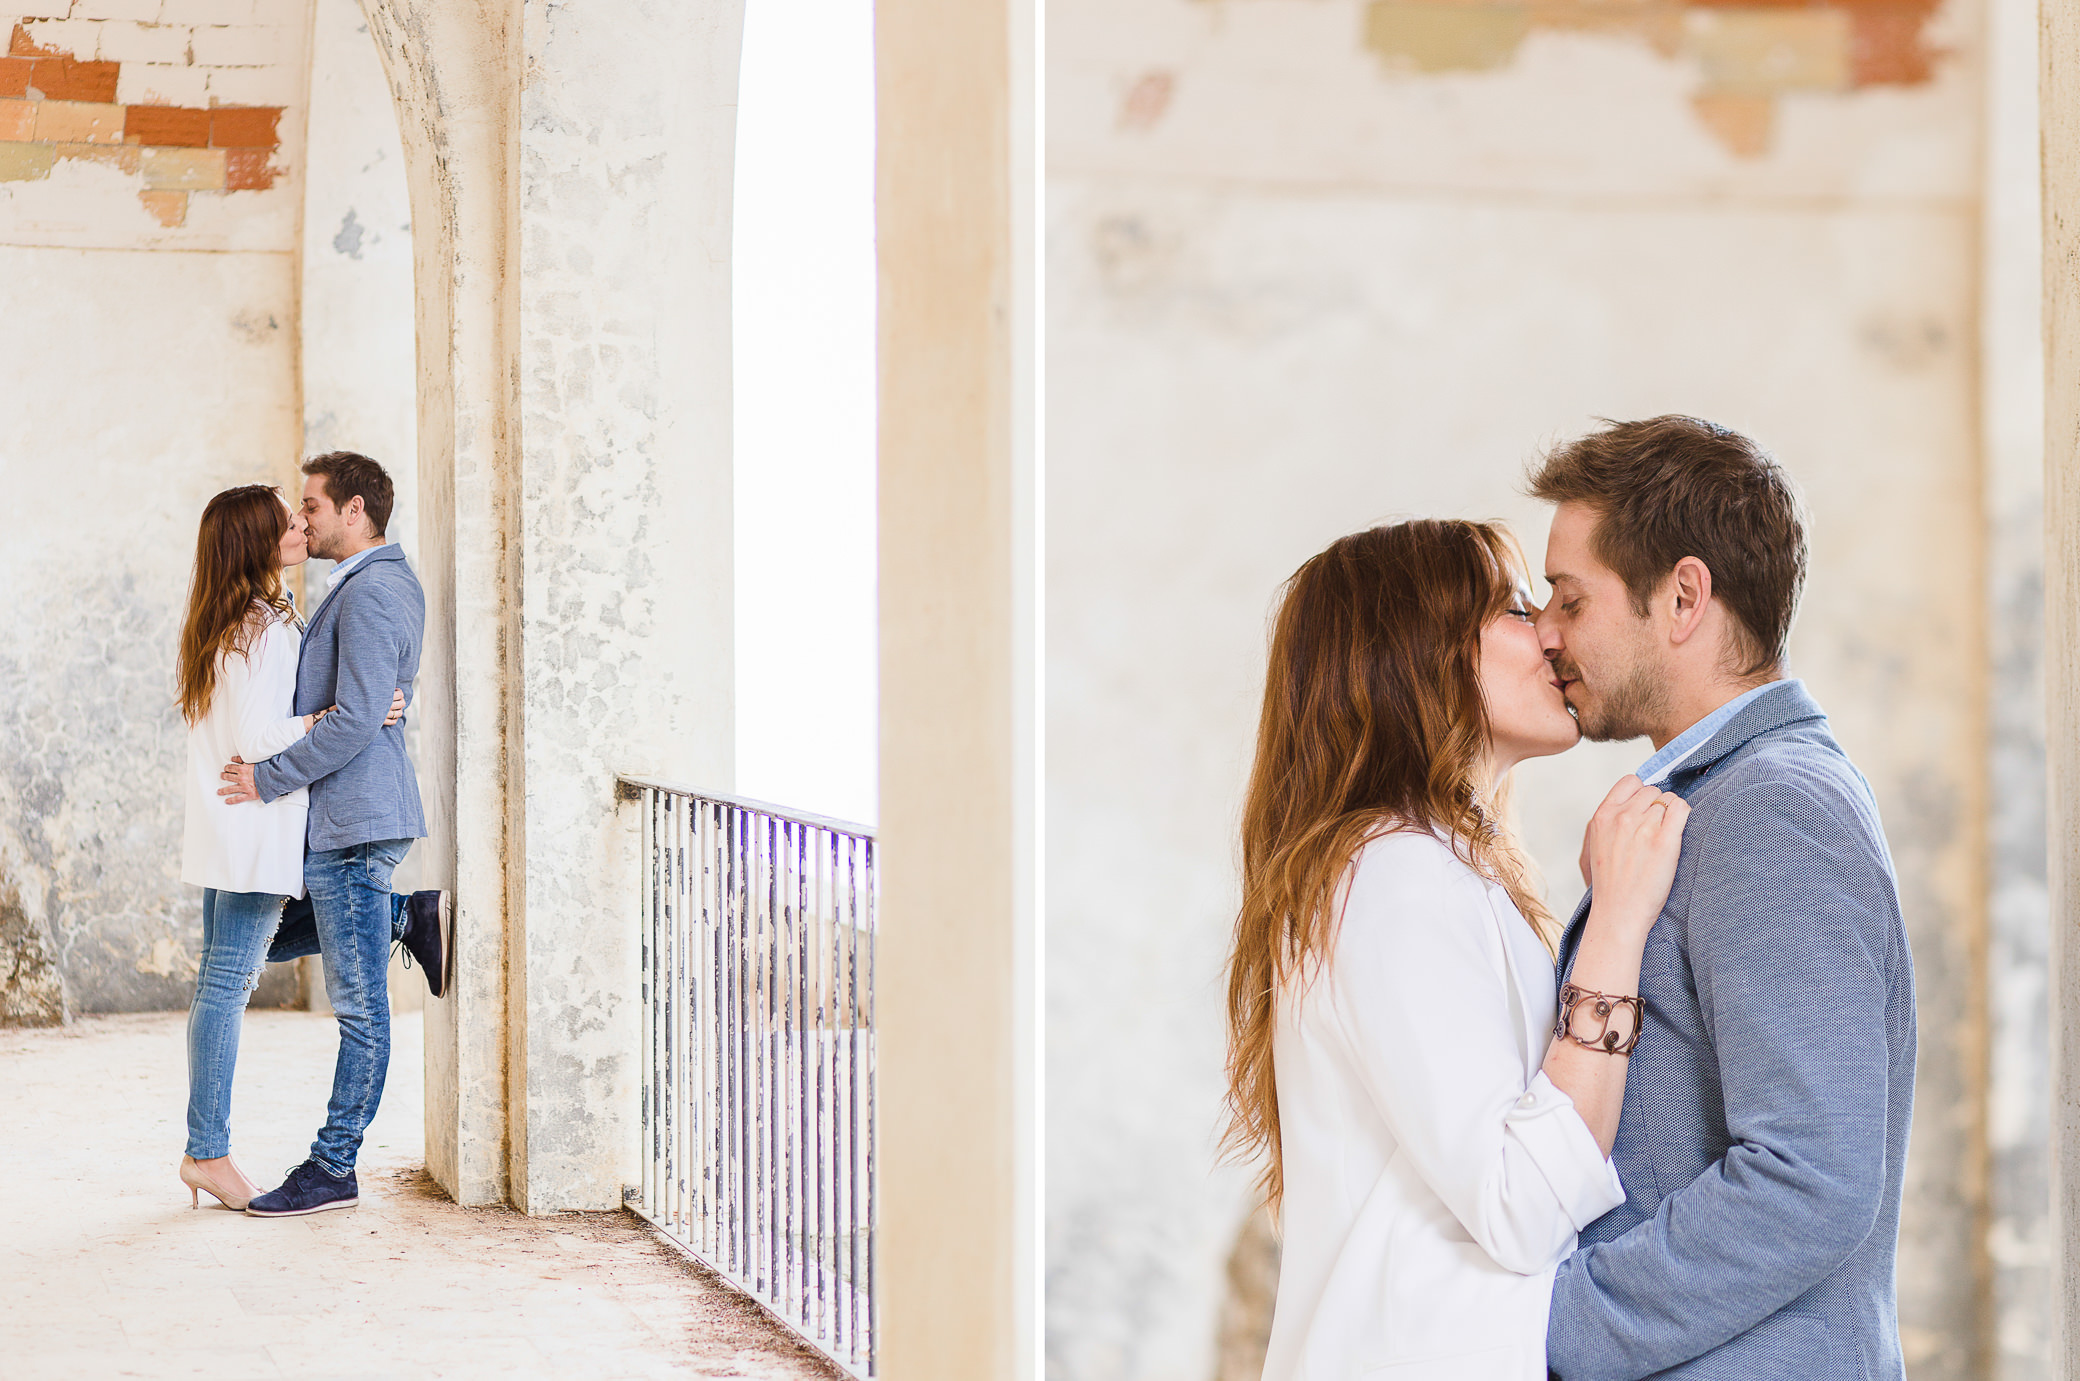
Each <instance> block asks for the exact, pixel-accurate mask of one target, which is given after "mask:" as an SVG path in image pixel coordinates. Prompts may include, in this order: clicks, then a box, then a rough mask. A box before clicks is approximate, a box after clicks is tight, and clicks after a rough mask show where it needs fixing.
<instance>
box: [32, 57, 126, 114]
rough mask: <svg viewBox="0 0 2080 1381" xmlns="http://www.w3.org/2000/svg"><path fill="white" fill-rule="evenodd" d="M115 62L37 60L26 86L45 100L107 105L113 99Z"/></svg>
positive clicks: (64, 59)
mask: <svg viewBox="0 0 2080 1381" xmlns="http://www.w3.org/2000/svg"><path fill="white" fill-rule="evenodd" d="M121 67H122V64H121V63H116V62H74V61H73V60H72V59H71V58H38V59H36V70H35V71H34V72H32V73H30V74H29V85H31V86H33V87H35V88H36V89H37V90H38V91H41V92H42V93H43V95H44V98H45V99H46V100H52V101H91V102H93V103H95V104H97V105H108V104H111V103H112V102H114V100H115V98H116V73H117V71H118V70H120V68H121Z"/></svg>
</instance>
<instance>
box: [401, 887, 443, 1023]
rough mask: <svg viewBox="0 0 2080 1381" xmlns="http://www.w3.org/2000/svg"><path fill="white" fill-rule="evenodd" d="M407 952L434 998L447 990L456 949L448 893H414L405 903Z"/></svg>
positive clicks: (407, 965) (405, 949) (405, 950)
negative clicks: (423, 976) (415, 962)
mask: <svg viewBox="0 0 2080 1381" xmlns="http://www.w3.org/2000/svg"><path fill="white" fill-rule="evenodd" d="M404 910H405V921H404V934H403V935H402V936H400V937H399V938H400V939H401V940H403V942H404V952H405V954H406V955H407V956H408V957H407V959H406V962H405V967H406V968H410V967H411V966H412V965H411V961H412V960H414V959H416V960H417V961H418V963H419V972H421V973H423V974H425V975H426V989H427V991H428V992H430V993H432V994H433V995H434V996H435V997H439V996H440V995H441V994H442V993H445V992H447V991H448V962H449V959H450V958H451V956H452V955H453V953H454V948H455V909H454V907H453V906H452V905H451V904H450V902H449V900H448V894H447V893H446V892H414V893H412V895H411V896H410V897H409V898H407V899H406V900H405V904H404Z"/></svg>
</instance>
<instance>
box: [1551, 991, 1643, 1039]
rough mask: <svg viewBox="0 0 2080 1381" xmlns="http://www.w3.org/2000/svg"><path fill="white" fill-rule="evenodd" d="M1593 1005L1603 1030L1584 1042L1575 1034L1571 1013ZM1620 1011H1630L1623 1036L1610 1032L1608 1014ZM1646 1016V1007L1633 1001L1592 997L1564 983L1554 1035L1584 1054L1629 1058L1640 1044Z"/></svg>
mask: <svg viewBox="0 0 2080 1381" xmlns="http://www.w3.org/2000/svg"><path fill="white" fill-rule="evenodd" d="M1592 1001H1593V1002H1594V1003H1595V1004H1596V1005H1595V1007H1594V1008H1593V1009H1592V1010H1594V1011H1595V1013H1596V1015H1597V1017H1599V1018H1600V1019H1601V1020H1602V1022H1603V1028H1602V1029H1601V1030H1599V1031H1598V1032H1597V1033H1596V1035H1595V1036H1594V1037H1592V1038H1589V1039H1584V1038H1583V1037H1581V1036H1577V1035H1576V1034H1575V1033H1574V1009H1575V1008H1577V1007H1579V1006H1581V1005H1582V1004H1583V1003H1584V1002H1592ZM1620 1007H1628V1008H1630V1009H1631V1010H1632V1029H1631V1030H1630V1031H1629V1032H1626V1033H1625V1034H1624V1035H1623V1036H1620V1034H1619V1033H1618V1032H1616V1031H1613V1030H1611V1014H1612V1013H1613V1012H1615V1011H1617V1010H1618V1008H1620ZM1646 1015H1647V1012H1646V1004H1644V1003H1642V1002H1641V1001H1640V1000H1639V999H1638V998H1636V997H1613V996H1612V995H1611V994H1609V993H1592V992H1590V991H1589V990H1588V989H1586V988H1577V987H1576V986H1575V985H1574V984H1572V983H1567V984H1563V985H1562V986H1561V989H1560V1012H1559V1015H1558V1016H1557V1017H1555V1018H1554V1021H1553V1034H1554V1035H1555V1036H1556V1037H1565V1038H1566V1039H1568V1040H1571V1041H1573V1042H1574V1043H1575V1044H1576V1045H1579V1046H1581V1047H1582V1048H1583V1049H1584V1050H1596V1051H1600V1052H1602V1053H1603V1054H1605V1055H1630V1054H1631V1053H1632V1050H1633V1047H1634V1046H1636V1045H1638V1044H1639V1033H1640V1028H1641V1027H1643V1026H1644V1025H1645V1024H1646Z"/></svg>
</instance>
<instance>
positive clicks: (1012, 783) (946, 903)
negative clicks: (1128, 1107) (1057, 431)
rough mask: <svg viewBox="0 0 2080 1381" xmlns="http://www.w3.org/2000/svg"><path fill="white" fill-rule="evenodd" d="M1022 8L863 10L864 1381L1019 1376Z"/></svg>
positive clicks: (1028, 1367) (1026, 871)
mask: <svg viewBox="0 0 2080 1381" xmlns="http://www.w3.org/2000/svg"><path fill="white" fill-rule="evenodd" d="M1033 34H1034V23H1033V14H1032V11H1031V9H1030V8H1029V7H1028V6H1027V5H1025V4H1023V3H1020V0H985V3H964V2H963V0H884V3H882V4H881V5H880V6H878V8H877V15H876V48H877V56H876V62H877V75H878V82H879V96H878V101H879V108H880V117H879V136H880V156H879V179H878V191H879V213H878V214H879V231H880V259H881V333H880V335H881V378H882V384H881V462H880V483H881V495H880V546H881V590H880V601H881V615H880V624H881V845H882V847H881V860H882V870H883V871H882V878H883V898H884V905H883V908H882V912H881V914H882V916H883V917H884V918H885V920H884V923H883V928H882V930H881V933H880V935H879V938H878V946H879V949H878V954H877V966H876V984H877V992H876V994H875V1004H876V1019H877V1026H878V1054H877V1068H878V1077H879V1080H880V1086H879V1087H880V1114H879V1133H880V1161H879V1164H880V1173H881V1203H880V1213H879V1234H880V1238H879V1242H880V1245H879V1266H880V1286H881V1290H882V1300H881V1323H882V1353H881V1374H882V1375H883V1376H885V1377H887V1378H889V1381H984V1378H995V1379H996V1381H1008V1379H1009V1378H1012V1377H1021V1376H1033V1375H1036V1374H1037V1369H1036V1365H1035V1333H1036V1322H1035V1313H1036V1311H1034V1310H1033V1308H1032V1303H1031V1302H1032V1299H1033V1296H1034V1293H1035V1290H1034V1282H1033V1280H1032V1279H1031V1277H1030V1275H1029V1274H1028V1272H1029V1269H1030V1267H1029V1263H1030V1261H1031V1259H1032V1257H1033V1246H1034V1240H1035V1233H1034V1224H1033V1204H1034V1201H1035V1195H1034V1186H1033V1182H1032V1180H1033V1176H1032V1161H1031V1157H1032V1149H1031V1148H1032V1147H1033V1144H1034V1136H1035V1132H1036V1130H1037V1127H1036V1120H1035V1099H1036V1091H1035V1081H1034V1077H1033V1058H1032V1030H1033V1025H1034V1020H1035V1003H1034V994H1033V991H1032V981H1033V975H1034V974H1035V972H1036V968H1037V965H1036V963H1035V958H1034V943H1033V937H1034V929H1035V924H1034V923H1035V914H1034V906H1035V903H1036V894H1037V878H1036V873H1035V869H1034V866H1033V865H1034V854H1035V842H1036V838H1037V829H1038V812H1037V809H1036V795H1037V790H1036V786H1037V781H1036V775H1035V757H1034V750H1035V745H1036V737H1037V732H1036V726H1037V722H1038V721H1037V715H1036V713H1035V711H1036V709H1037V692H1036V691H1035V689H1034V688H1035V685H1036V683H1037V669H1038V668H1037V633H1036V626H1037V625H1036V621H1035V600H1036V593H1035V592H1036V578H1037V570H1038V560H1037V537H1038V504H1037V499H1036V496H1037V492H1038V488H1037V477H1036V473H1035V472H1036V466H1037V451H1036V445H1035V437H1034V421H1033V419H1034V410H1033V405H1032V399H1033V379H1034V369H1035V359H1034V349H1033V347H1034V342H1035V335H1036V331H1035V326H1036V315H1035V311H1034V301H1033V283H1034V277H1033V263H1034V256H1033V248H1034V242H1033V236H1032V235H1031V233H1030V228H1031V226H1032V223H1033V211H1034V209H1035V208H1034V204H1033V192H1032V187H1033V181H1034V180H1033V162H1032V151H1033V147H1034V145H1033V140H1034V131H1033V118H1034V110H1035V107H1036V102H1035V100H1034V88H1033V84H1032V73H1031V67H1030V64H1031V61H1032V57H1033V54H1034V51H1035V47H1036V45H1035V43H1034V41H1033Z"/></svg>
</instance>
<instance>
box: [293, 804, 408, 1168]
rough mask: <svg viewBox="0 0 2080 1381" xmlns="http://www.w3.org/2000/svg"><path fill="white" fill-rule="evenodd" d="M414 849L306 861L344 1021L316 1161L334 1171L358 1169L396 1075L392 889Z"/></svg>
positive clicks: (383, 848)
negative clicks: (387, 1080)
mask: <svg viewBox="0 0 2080 1381" xmlns="http://www.w3.org/2000/svg"><path fill="white" fill-rule="evenodd" d="M411 848H412V841H411V840H409V839H378V840H376V841H375V842H373V843H369V844H354V845H350V846H348V847H347V848H344V849H326V850H323V851H321V852H315V853H309V854H305V855H304V859H303V885H304V887H305V888H306V889H307V890H308V891H309V892H310V900H311V921H312V924H313V927H314V930H315V940H316V944H317V948H318V951H319V953H321V954H323V955H324V956H325V995H326V996H327V997H328V998H330V999H331V1000H332V1013H333V1016H334V1017H336V1018H337V1019H338V1021H339V1060H338V1062H337V1063H336V1064H335V1065H334V1066H333V1070H332V1101H331V1102H330V1103H329V1104H327V1105H326V1109H325V1127H324V1130H322V1131H320V1132H319V1133H318V1139H317V1140H316V1141H314V1142H312V1143H311V1159H312V1160H315V1161H317V1162H318V1164H319V1165H321V1166H323V1167H324V1168H325V1169H326V1170H328V1171H330V1172H331V1173H332V1174H334V1175H347V1174H350V1173H351V1172H352V1171H353V1169H354V1158H355V1157H356V1156H357V1155H359V1154H360V1151H361V1138H362V1135H363V1134H364V1133H365V1132H367V1130H368V1124H369V1122H370V1121H371V1120H372V1119H373V1118H374V1117H375V1115H376V1108H377V1106H378V1105H379V1104H381V1103H382V1101H383V1080H384V1077H385V1076H386V1075H387V1074H388V1073H389V1072H390V942H391V940H392V939H393V938H394V937H395V936H396V934H397V932H398V930H399V928H400V927H399V920H400V917H401V914H402V909H403V900H404V899H403V898H401V897H399V896H397V895H395V894H394V893H392V892H391V890H390V875H391V874H392V873H393V872H395V871H396V869H397V865H398V864H400V863H402V862H404V856H405V855H406V854H407V853H409V852H411ZM284 957H291V956H287V955H285V956H284Z"/></svg>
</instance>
